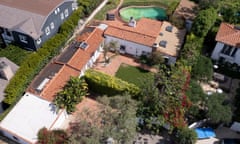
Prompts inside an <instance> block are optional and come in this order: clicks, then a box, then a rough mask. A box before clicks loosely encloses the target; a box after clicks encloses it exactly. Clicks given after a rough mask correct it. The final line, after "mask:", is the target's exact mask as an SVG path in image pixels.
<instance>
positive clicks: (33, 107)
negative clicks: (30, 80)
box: [0, 93, 63, 143]
mask: <svg viewBox="0 0 240 144" xmlns="http://www.w3.org/2000/svg"><path fill="white" fill-rule="evenodd" d="M62 112H63V111H62V110H61V111H59V112H57V109H56V107H55V106H54V105H52V104H51V102H48V101H46V100H43V99H41V98H39V97H37V96H35V95H33V94H30V93H26V94H24V96H23V97H22V98H21V99H20V100H19V101H18V103H17V104H16V105H15V106H14V107H13V109H12V110H11V111H10V112H9V113H8V115H7V116H6V117H5V118H4V119H3V120H2V121H1V123H0V129H2V130H6V131H8V132H10V133H12V134H14V135H15V136H18V138H19V137H21V138H23V139H24V140H25V141H28V142H29V143H35V142H36V141H37V133H38V130H39V129H41V128H43V127H46V128H48V129H51V128H54V124H55V122H56V120H57V119H58V116H59V114H61V113H62Z"/></svg>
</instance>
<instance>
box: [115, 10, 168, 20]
mask: <svg viewBox="0 0 240 144" xmlns="http://www.w3.org/2000/svg"><path fill="white" fill-rule="evenodd" d="M120 16H121V18H122V19H123V20H124V21H128V20H129V19H130V17H133V18H134V19H136V20H138V19H140V18H142V17H145V18H151V19H157V20H166V18H167V15H166V11H165V10H164V9H162V8H159V7H127V8H123V9H121V10H120Z"/></svg>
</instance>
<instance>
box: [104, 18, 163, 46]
mask: <svg viewBox="0 0 240 144" xmlns="http://www.w3.org/2000/svg"><path fill="white" fill-rule="evenodd" d="M105 23H106V24H107V25H108V28H107V30H106V31H105V32H104V35H110V36H113V37H117V38H120V39H124V40H128V41H131V42H135V43H139V44H143V45H146V46H152V45H153V44H154V42H155V40H156V38H157V36H158V35H159V33H160V31H161V26H162V22H160V21H156V20H152V19H147V18H142V19H140V20H139V21H137V24H136V27H130V26H128V24H127V23H123V22H120V21H105Z"/></svg>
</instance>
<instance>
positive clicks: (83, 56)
mask: <svg viewBox="0 0 240 144" xmlns="http://www.w3.org/2000/svg"><path fill="white" fill-rule="evenodd" d="M102 34H103V31H102V30H100V29H98V28H95V30H94V31H93V32H92V33H91V34H90V35H89V34H87V35H88V37H87V38H86V35H84V34H83V35H81V36H79V37H78V38H77V39H78V40H79V39H80V40H82V39H81V38H80V37H82V38H84V39H85V38H86V39H85V42H87V43H88V44H89V46H88V48H87V49H86V50H83V49H81V48H79V49H78V50H77V51H76V52H75V54H74V55H73V56H72V58H71V59H70V60H69V61H68V62H67V63H66V64H64V63H63V66H62V68H61V69H60V70H59V71H58V73H57V74H56V75H55V76H54V77H53V78H52V79H51V81H50V82H49V83H48V84H47V85H46V86H45V88H44V89H43V91H42V92H41V94H40V96H41V97H42V98H44V99H46V100H48V101H53V100H54V99H55V97H56V94H57V93H58V92H59V91H61V90H62V88H63V87H64V86H65V84H66V83H67V82H68V81H69V79H70V77H71V76H75V77H76V76H79V75H80V72H81V69H82V68H83V67H84V66H85V65H86V64H87V63H88V61H89V59H90V58H91V56H92V54H93V53H94V52H95V51H96V50H97V48H98V47H99V45H100V44H101V42H102V41H103V37H102Z"/></svg>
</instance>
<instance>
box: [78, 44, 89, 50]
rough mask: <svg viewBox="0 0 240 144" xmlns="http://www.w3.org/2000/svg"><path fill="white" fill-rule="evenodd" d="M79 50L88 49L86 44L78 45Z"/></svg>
mask: <svg viewBox="0 0 240 144" xmlns="http://www.w3.org/2000/svg"><path fill="white" fill-rule="evenodd" d="M79 48H81V49H83V50H85V49H87V48H88V44H87V43H86V42H81V43H80V44H79Z"/></svg>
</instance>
